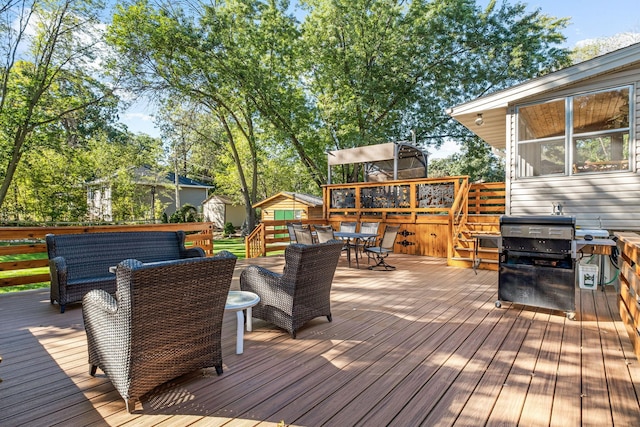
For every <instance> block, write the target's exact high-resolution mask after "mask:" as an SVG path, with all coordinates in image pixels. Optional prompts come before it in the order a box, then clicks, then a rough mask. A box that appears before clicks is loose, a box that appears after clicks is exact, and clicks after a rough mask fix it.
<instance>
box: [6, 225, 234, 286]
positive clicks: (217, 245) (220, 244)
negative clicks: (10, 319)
mask: <svg viewBox="0 0 640 427" xmlns="http://www.w3.org/2000/svg"><path fill="white" fill-rule="evenodd" d="M222 250H226V251H229V252H231V253H232V254H234V255H235V256H237V257H238V259H244V239H242V238H241V237H236V238H230V239H220V240H215V241H214V242H213V251H214V253H218V252H220V251H222ZM46 257H47V254H45V253H41V254H20V255H13V256H8V255H4V256H0V262H8V261H17V260H20V261H24V260H29V259H43V258H46ZM48 271H49V269H48V268H46V267H43V268H33V269H29V270H15V271H0V279H4V278H6V277H16V276H20V275H25V273H26V274H27V275H28V274H43V273H47V272H48ZM47 287H49V282H41V283H31V284H28V285H19V286H7V287H2V288H0V294H6V293H8V292H16V291H25V290H28V289H39V288H47Z"/></svg>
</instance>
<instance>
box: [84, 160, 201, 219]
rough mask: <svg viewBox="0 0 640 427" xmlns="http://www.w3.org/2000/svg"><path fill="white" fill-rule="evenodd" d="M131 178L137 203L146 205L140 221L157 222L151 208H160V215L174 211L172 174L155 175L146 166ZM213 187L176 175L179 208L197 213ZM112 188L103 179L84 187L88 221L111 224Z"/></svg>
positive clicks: (174, 187) (137, 170)
mask: <svg viewBox="0 0 640 427" xmlns="http://www.w3.org/2000/svg"><path fill="white" fill-rule="evenodd" d="M133 177H134V178H133V179H134V183H135V184H136V187H137V189H138V190H139V194H140V197H141V199H142V200H141V203H143V204H146V205H147V206H149V209H148V212H147V215H146V218H137V219H144V220H160V218H155V212H154V209H153V206H163V207H164V213H166V214H167V216H171V215H172V214H173V213H174V212H176V185H175V174H174V173H173V172H170V173H167V174H164V173H163V174H158V173H157V172H154V171H152V170H151V169H149V168H147V167H139V168H136V169H135V170H134V171H133ZM212 188H213V186H211V185H206V184H203V183H201V182H198V181H195V180H192V179H190V178H186V177H184V176H179V175H178V191H179V197H180V206H184V205H187V204H188V205H192V206H194V207H195V208H196V209H198V211H199V212H200V210H201V205H202V202H203V201H204V200H205V199H206V198H207V193H208V191H209V190H210V189H212ZM112 190H113V189H112V188H111V186H110V185H108V184H107V181H106V180H97V181H93V182H91V183H90V184H89V185H88V189H87V204H88V206H89V217H90V218H89V219H90V220H101V221H111V220H113V216H112V206H111V194H112Z"/></svg>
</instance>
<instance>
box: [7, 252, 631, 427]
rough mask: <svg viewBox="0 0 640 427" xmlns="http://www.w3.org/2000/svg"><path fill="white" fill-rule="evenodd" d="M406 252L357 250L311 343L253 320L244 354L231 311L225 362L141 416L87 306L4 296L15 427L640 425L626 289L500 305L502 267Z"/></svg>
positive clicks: (172, 388)
mask: <svg viewBox="0 0 640 427" xmlns="http://www.w3.org/2000/svg"><path fill="white" fill-rule="evenodd" d="M391 257H392V258H393V264H395V265H397V266H398V270H396V271H391V272H385V271H369V270H365V269H360V270H358V269H355V268H347V266H346V261H345V260H344V257H343V259H342V260H341V262H340V265H339V267H338V270H337V272H336V276H335V280H334V286H333V292H332V312H333V322H332V323H329V322H327V319H326V318H318V319H316V320H314V321H312V322H310V323H309V324H307V325H306V326H305V327H304V328H303V329H302V330H300V331H299V332H298V338H297V339H296V340H293V339H291V338H290V337H289V336H288V335H287V334H286V333H284V332H282V331H281V330H278V329H276V328H275V327H273V326H271V325H269V324H266V323H264V322H262V321H257V320H254V331H253V332H250V333H247V334H246V335H245V345H244V347H245V348H244V350H245V351H244V354H242V355H236V354H235V316H234V314H233V313H227V315H225V326H224V328H223V343H224V349H223V358H224V374H222V375H221V376H217V375H216V374H215V370H214V369H207V370H205V371H198V372H194V373H193V374H190V375H187V376H184V377H180V378H177V379H175V380H174V381H171V382H169V383H167V384H165V385H163V386H161V387H159V388H157V389H156V390H155V391H154V392H153V393H151V394H150V395H148V396H147V397H146V398H145V399H143V402H142V404H138V405H137V408H136V409H137V410H136V413H134V414H128V413H127V412H126V411H125V406H124V402H123V400H122V399H121V398H120V397H119V395H118V394H117V392H116V391H115V390H114V388H113V387H112V385H111V383H110V382H109V380H108V379H106V378H105V377H104V375H103V374H102V372H101V371H98V376H97V377H96V378H92V377H90V376H89V374H88V364H87V355H86V336H85V332H84V330H83V323H82V316H81V307H80V306H79V305H75V306H69V307H68V308H67V312H66V313H64V314H60V313H59V311H58V307H57V306H54V307H52V306H51V305H50V304H49V296H48V295H49V294H48V290H39V291H26V292H21V293H17V294H9V295H1V296H0V355H1V356H2V357H3V361H2V363H0V378H1V379H2V380H3V381H2V382H0V426H17V425H29V426H45V425H46V426H50V425H65V426H70V425H93V426H106V425H118V426H119V425H127V426H129V425H135V426H146V425H162V426H183V425H196V426H198V425H206V426H212V425H232V426H250V425H251V426H253V425H277V424H284V425H296V426H320V425H327V426H350V425H366V426H382V425H393V426H417V425H426V426H434V425H438V426H440V425H461V426H479V425H498V424H500V425H507V426H511V425H522V426H547V425H553V426H579V425H597V426H608V425H617V426H631V425H639V423H640V402H639V398H638V396H639V395H640V365H639V363H638V360H637V359H636V358H635V356H634V354H633V350H632V348H631V344H630V342H629V338H628V336H627V332H626V330H625V328H624V326H623V325H622V323H621V322H620V319H619V316H618V314H617V312H618V310H617V307H616V296H615V291H614V289H613V288H612V287H609V289H608V290H607V292H601V291H583V290H580V289H577V290H576V292H577V296H578V297H577V301H578V302H577V304H578V307H577V308H578V310H577V314H576V320H574V321H571V320H568V319H566V317H565V316H564V313H561V312H554V311H548V310H539V309H535V308H531V307H523V306H521V305H512V304H503V307H502V308H500V309H498V308H495V307H494V301H495V300H496V295H497V280H498V276H497V272H495V271H484V270H481V271H478V272H477V275H476V274H474V272H473V271H472V270H471V269H460V268H453V267H447V266H446V260H443V259H436V258H429V257H419V256H409V255H392V256H391ZM248 262H252V263H261V264H263V265H268V264H274V263H275V264H278V265H279V266H281V265H282V264H281V263H282V259H281V258H276V257H269V258H262V259H252V260H248V261H243V263H248ZM243 263H240V262H239V264H238V268H237V271H240V270H241V269H242V266H243ZM237 286H238V283H237V279H236V280H234V283H233V285H232V288H236V287H237Z"/></svg>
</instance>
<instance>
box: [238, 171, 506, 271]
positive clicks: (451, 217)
mask: <svg viewBox="0 0 640 427" xmlns="http://www.w3.org/2000/svg"><path fill="white" fill-rule="evenodd" d="M504 189H505V186H504V183H489V184H469V178H468V177H467V176H455V177H446V178H436V179H432V178H423V179H412V180H404V181H387V182H382V183H380V182H366V183H349V184H332V185H327V186H325V187H324V188H323V217H324V219H323V220H316V221H313V220H310V221H303V222H306V223H314V222H315V223H323V224H327V223H328V224H332V225H334V226H336V227H337V226H338V225H339V223H340V222H341V221H357V222H361V221H379V222H380V223H381V224H383V225H384V224H390V223H393V224H398V225H402V226H403V227H402V233H404V234H403V237H401V238H400V239H399V242H400V243H399V246H398V249H399V250H400V251H403V252H404V253H411V254H418V255H431V256H441V257H450V256H451V250H450V248H452V247H453V245H454V242H453V236H455V235H456V230H458V229H459V228H460V227H462V226H463V225H464V223H465V222H466V219H467V216H468V215H469V214H472V213H481V214H482V213H493V214H497V213H504V200H505V192H504ZM286 222H287V221H263V223H262V224H261V225H260V227H257V228H256V229H255V230H254V231H253V232H252V233H251V235H249V236H248V237H247V240H246V243H245V245H246V247H245V248H246V256H247V258H251V257H256V256H265V255H268V254H274V253H280V252H281V251H283V250H284V249H285V248H286V246H287V245H288V242H289V239H288V232H287V231H286ZM279 228H280V229H282V230H278V229H279ZM382 229H384V228H381V230H382Z"/></svg>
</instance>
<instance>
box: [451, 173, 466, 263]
mask: <svg viewBox="0 0 640 427" xmlns="http://www.w3.org/2000/svg"><path fill="white" fill-rule="evenodd" d="M469 189H470V186H469V177H468V176H467V177H464V178H462V179H461V182H460V187H459V188H458V192H457V194H456V198H455V200H454V201H453V204H452V205H451V209H449V230H450V233H449V236H448V240H449V241H448V244H447V258H448V259H451V258H452V257H453V252H454V248H455V245H456V244H457V242H458V239H459V236H458V234H459V233H460V230H461V229H462V227H463V226H464V225H465V224H466V223H467V218H468V216H469Z"/></svg>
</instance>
